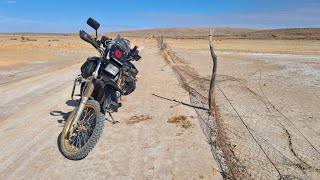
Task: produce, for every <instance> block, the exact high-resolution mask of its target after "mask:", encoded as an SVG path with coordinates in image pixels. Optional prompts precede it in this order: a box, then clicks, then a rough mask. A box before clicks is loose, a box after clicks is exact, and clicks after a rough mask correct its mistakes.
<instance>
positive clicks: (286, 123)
mask: <svg viewBox="0 0 320 180" xmlns="http://www.w3.org/2000/svg"><path fill="white" fill-rule="evenodd" d="M157 41H158V46H159V49H160V52H161V54H162V56H163V58H164V59H165V61H166V62H167V63H168V64H169V65H170V66H171V67H172V69H173V70H174V72H175V73H176V75H177V77H178V79H179V81H180V83H181V85H182V87H183V88H184V89H185V90H187V91H188V92H189V94H190V100H191V103H192V104H193V105H196V106H200V107H204V109H209V103H208V99H209V97H208V90H209V87H210V82H211V81H210V79H208V78H204V77H202V76H200V75H199V74H198V73H197V72H196V71H195V70H194V69H193V68H192V67H190V66H189V65H188V64H187V63H186V62H185V60H184V59H183V58H181V57H179V56H178V55H177V54H176V53H175V52H174V51H173V50H172V49H171V48H170V46H169V45H168V44H167V43H166V42H164V39H163V37H157ZM260 76H261V75H260ZM259 85H260V92H259V93H257V92H255V91H253V90H252V89H250V88H249V87H248V86H247V85H246V84H245V82H244V80H242V79H239V78H235V77H232V76H227V75H217V76H216V84H215V86H216V88H215V92H214V96H213V98H212V100H211V103H212V104H213V108H212V109H211V112H209V113H208V111H206V110H204V109H195V110H196V112H197V114H198V119H199V123H200V125H201V128H202V130H203V133H204V135H205V136H206V139H207V142H208V143H209V144H210V147H211V150H212V154H213V157H214V158H215V160H216V161H217V162H218V164H219V166H220V170H221V174H222V175H223V177H224V179H317V178H319V177H320V153H319V150H318V149H317V147H316V146H315V145H314V144H313V141H311V140H310V138H307V136H306V135H305V134H303V132H302V131H301V130H300V129H299V127H297V126H296V125H295V124H294V123H293V122H292V120H291V119H290V118H288V117H287V116H285V115H284V114H283V113H281V111H280V110H279V109H278V108H277V107H275V106H274V105H273V104H272V103H271V102H270V101H269V100H268V98H267V97H266V96H265V93H264V91H263V89H262V88H261V83H260V80H259Z"/></svg>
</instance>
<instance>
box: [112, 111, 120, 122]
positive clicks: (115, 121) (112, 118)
mask: <svg viewBox="0 0 320 180" xmlns="http://www.w3.org/2000/svg"><path fill="white" fill-rule="evenodd" d="M109 116H110V118H111V120H112V121H111V122H112V124H116V123H120V122H119V121H115V120H114V119H113V117H112V115H111V113H109Z"/></svg>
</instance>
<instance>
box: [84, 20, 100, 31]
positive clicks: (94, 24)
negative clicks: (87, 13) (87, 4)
mask: <svg viewBox="0 0 320 180" xmlns="http://www.w3.org/2000/svg"><path fill="white" fill-rule="evenodd" d="M87 24H88V25H89V26H91V27H92V28H93V29H95V30H96V31H97V30H98V29H99V27H100V24H99V23H98V22H97V21H96V20H94V19H92V18H91V17H90V18H89V19H88V20H87Z"/></svg>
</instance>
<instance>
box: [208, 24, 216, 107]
mask: <svg viewBox="0 0 320 180" xmlns="http://www.w3.org/2000/svg"><path fill="white" fill-rule="evenodd" d="M213 32H214V29H210V31H209V46H210V53H211V57H212V61H213V65H212V75H211V81H210V88H209V96H208V97H209V110H212V102H211V101H212V99H213V95H214V94H213V92H214V85H215V80H216V71H217V56H216V54H215V52H214V48H213Z"/></svg>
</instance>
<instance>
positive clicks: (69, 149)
mask: <svg viewBox="0 0 320 180" xmlns="http://www.w3.org/2000/svg"><path fill="white" fill-rule="evenodd" d="M76 110H77V108H76V109H75V110H74V111H73V112H72V113H71V114H70V116H69V117H68V119H67V122H66V124H65V126H64V128H63V131H62V133H61V134H60V137H59V146H60V151H61V153H62V154H63V155H64V156H65V157H66V158H68V159H71V160H80V159H83V158H85V157H86V156H87V155H88V154H89V152H90V151H91V150H92V149H93V147H94V146H95V145H96V144H97V142H98V139H99V137H100V135H101V134H102V131H103V127H104V115H103V114H102V113H101V112H100V104H99V103H98V102H97V101H94V100H88V101H87V103H86V104H85V107H84V109H83V111H82V113H81V115H80V118H79V120H78V122H77V123H76V125H75V128H74V129H73V131H72V132H70V129H71V128H70V126H71V122H72V120H73V118H74V116H75V113H76Z"/></svg>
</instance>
